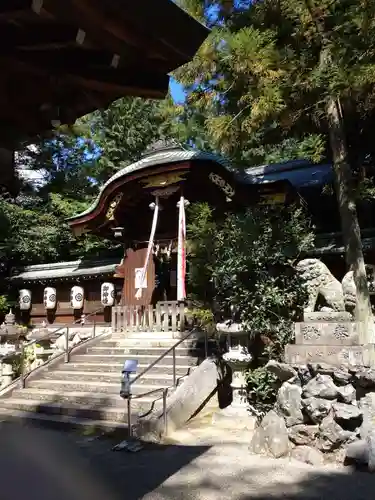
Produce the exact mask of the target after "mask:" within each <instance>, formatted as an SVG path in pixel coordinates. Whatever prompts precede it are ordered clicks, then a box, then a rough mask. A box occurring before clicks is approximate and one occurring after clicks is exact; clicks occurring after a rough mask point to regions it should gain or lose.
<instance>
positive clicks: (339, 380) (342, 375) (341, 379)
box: [332, 366, 352, 386]
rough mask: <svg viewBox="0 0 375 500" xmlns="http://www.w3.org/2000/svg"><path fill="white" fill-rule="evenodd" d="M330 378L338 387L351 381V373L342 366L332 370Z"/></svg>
mask: <svg viewBox="0 0 375 500" xmlns="http://www.w3.org/2000/svg"><path fill="white" fill-rule="evenodd" d="M332 376H333V380H334V382H335V384H336V385H339V386H341V385H347V384H349V382H350V381H351V379H352V375H351V373H349V370H347V369H346V368H345V367H344V366H342V367H340V368H339V369H337V370H334V371H333V374H332Z"/></svg>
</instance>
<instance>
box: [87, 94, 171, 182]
mask: <svg viewBox="0 0 375 500" xmlns="http://www.w3.org/2000/svg"><path fill="white" fill-rule="evenodd" d="M161 121H162V117H161V115H160V102H159V101H153V100H151V99H142V98H131V97H127V98H122V99H119V100H117V101H115V102H114V103H112V104H111V105H110V106H109V107H108V109H106V110H100V111H96V112H94V113H93V114H92V115H89V116H87V117H86V118H85V123H86V126H87V127H88V128H89V129H90V134H91V137H92V139H93V141H94V143H95V145H96V147H97V148H98V153H99V156H98V159H97V161H96V162H95V165H94V169H93V172H92V173H93V176H94V177H95V179H96V180H97V181H98V182H100V183H102V182H105V181H106V180H108V178H109V177H110V176H111V175H113V174H114V173H115V172H117V170H120V169H122V168H124V167H126V166H127V165H129V164H130V163H133V162H135V161H137V160H139V158H140V156H141V155H142V153H143V152H144V151H145V150H146V149H147V147H148V146H150V144H152V143H153V142H155V141H156V140H157V139H159V138H160V132H159V129H160V125H161Z"/></svg>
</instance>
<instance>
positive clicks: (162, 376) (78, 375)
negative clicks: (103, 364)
mask: <svg viewBox="0 0 375 500" xmlns="http://www.w3.org/2000/svg"><path fill="white" fill-rule="evenodd" d="M176 376H177V378H182V376H181V375H177V374H176ZM134 377H135V375H132V376H131V378H134ZM43 378H44V379H53V380H59V381H61V380H68V381H73V380H74V381H76V382H78V383H81V382H86V381H90V382H113V383H116V384H117V385H118V384H120V381H121V370H119V371H116V372H103V371H98V372H95V371H84V370H83V371H78V370H72V371H68V370H55V371H50V372H46V373H45V374H43ZM137 384H139V385H153V386H155V385H156V386H160V387H165V386H171V385H173V375H172V374H167V373H158V374H155V373H154V374H152V373H149V372H147V373H145V374H144V375H142V377H141V378H140V379H139V380H138V381H137Z"/></svg>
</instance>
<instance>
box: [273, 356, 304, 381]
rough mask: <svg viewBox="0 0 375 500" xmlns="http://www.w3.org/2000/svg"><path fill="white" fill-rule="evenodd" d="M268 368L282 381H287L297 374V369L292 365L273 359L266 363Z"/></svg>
mask: <svg viewBox="0 0 375 500" xmlns="http://www.w3.org/2000/svg"><path fill="white" fill-rule="evenodd" d="M266 370H267V371H269V372H270V373H273V374H274V375H276V377H277V378H278V379H279V380H281V382H286V381H287V380H290V379H291V378H294V377H295V376H296V375H297V372H296V370H295V369H294V368H293V367H292V366H290V365H287V364H286V363H280V362H279V361H274V360H272V359H271V360H270V361H268V363H267V364H266Z"/></svg>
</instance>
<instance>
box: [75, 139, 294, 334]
mask: <svg viewBox="0 0 375 500" xmlns="http://www.w3.org/2000/svg"><path fill="white" fill-rule="evenodd" d="M289 193H290V184H289V183H288V182H284V181H280V182H274V183H268V184H267V185H266V186H263V185H260V186H259V185H255V184H252V183H251V182H249V181H247V180H246V179H245V178H244V176H238V175H237V174H235V173H234V172H233V169H232V168H231V166H230V165H229V163H228V162H227V161H226V160H224V159H223V158H221V157H219V156H216V155H212V154H208V153H202V152H200V151H196V150H193V149H189V148H182V147H180V146H177V145H164V146H162V147H158V148H157V149H154V150H153V151H152V152H150V153H149V154H146V155H145V156H144V157H143V158H142V159H141V160H140V161H138V162H136V163H134V164H132V165H129V166H127V167H125V168H124V169H123V170H121V171H119V172H117V173H116V174H115V175H114V176H113V177H112V178H111V179H109V181H108V182H107V183H106V184H105V185H104V186H103V188H102V190H101V192H100V194H99V196H98V198H97V200H96V201H95V202H94V203H93V205H92V206H91V207H90V208H89V209H88V210H86V212H84V213H82V214H80V215H77V216H75V217H73V218H71V219H70V220H69V225H70V226H71V228H72V230H73V232H74V233H75V234H76V235H79V234H82V233H84V232H91V233H94V234H96V235H98V236H100V237H103V238H111V239H116V240H117V241H118V242H121V243H122V245H123V246H124V257H123V260H122V262H121V264H120V265H119V266H118V267H117V270H116V275H115V276H116V277H117V278H121V279H123V287H122V296H121V301H120V304H118V305H117V306H115V307H114V308H113V315H114V316H113V325H114V330H116V329H117V328H118V325H121V328H122V329H132V328H136V329H146V330H154V329H158V330H160V329H162V330H170V329H176V328H177V329H183V328H184V308H185V303H186V297H187V294H186V253H187V249H186V218H187V215H186V209H187V207H188V205H189V204H190V203H196V202H204V203H207V204H209V205H210V206H211V207H213V208H214V213H215V216H216V217H218V218H219V217H224V216H225V214H226V213H228V212H238V211H241V210H244V209H246V207H247V206H249V205H251V204H254V203H265V202H267V200H269V201H270V202H272V200H275V203H282V204H283V203H286V202H287V198H288V196H289Z"/></svg>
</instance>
